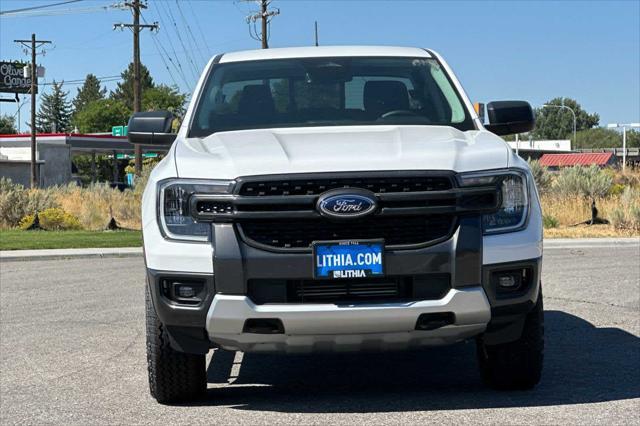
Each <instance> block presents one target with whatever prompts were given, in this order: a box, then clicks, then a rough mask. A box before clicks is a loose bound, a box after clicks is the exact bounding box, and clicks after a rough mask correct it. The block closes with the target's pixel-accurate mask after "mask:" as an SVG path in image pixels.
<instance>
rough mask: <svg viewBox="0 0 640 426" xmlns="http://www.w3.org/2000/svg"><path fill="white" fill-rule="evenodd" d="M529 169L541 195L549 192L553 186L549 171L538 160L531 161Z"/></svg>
mask: <svg viewBox="0 0 640 426" xmlns="http://www.w3.org/2000/svg"><path fill="white" fill-rule="evenodd" d="M529 167H530V168H531V174H532V175H533V180H534V181H535V182H536V187H538V191H539V192H540V193H541V194H542V193H544V192H547V191H548V190H549V187H550V186H551V174H550V173H549V170H548V169H547V168H546V167H545V166H543V165H541V164H540V162H539V161H538V160H533V161H530V162H529Z"/></svg>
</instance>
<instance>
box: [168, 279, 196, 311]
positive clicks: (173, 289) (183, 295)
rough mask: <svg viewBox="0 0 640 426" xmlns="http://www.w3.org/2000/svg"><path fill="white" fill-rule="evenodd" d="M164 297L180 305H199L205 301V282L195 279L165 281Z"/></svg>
mask: <svg viewBox="0 0 640 426" xmlns="http://www.w3.org/2000/svg"><path fill="white" fill-rule="evenodd" d="M161 285H162V287H161V288H162V293H163V295H164V296H165V297H166V298H167V299H169V300H171V301H172V302H176V303H178V304H186V305H197V304H199V303H200V302H202V300H203V293H204V282H203V281H199V280H193V279H163V280H162V283H161Z"/></svg>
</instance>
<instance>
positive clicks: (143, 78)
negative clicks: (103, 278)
mask: <svg viewBox="0 0 640 426" xmlns="http://www.w3.org/2000/svg"><path fill="white" fill-rule="evenodd" d="M120 76H121V77H122V81H121V82H119V83H118V86H117V87H116V90H115V91H113V92H111V95H110V97H111V98H113V99H116V100H119V101H122V102H124V104H125V105H126V106H127V108H129V109H130V110H132V111H133V62H132V63H130V64H129V66H128V67H127V69H126V70H124V71H123V72H122V73H121V74H120ZM153 87H155V84H154V82H153V78H151V74H150V73H149V70H148V69H147V67H145V66H144V65H143V64H140V90H141V92H142V96H143V97H144V93H145V92H146V91H147V90H148V89H151V88H153Z"/></svg>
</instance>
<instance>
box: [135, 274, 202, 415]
mask: <svg viewBox="0 0 640 426" xmlns="http://www.w3.org/2000/svg"><path fill="white" fill-rule="evenodd" d="M145 304H146V317H147V369H148V371H149V390H150V391H151V396H153V397H154V398H155V399H156V400H157V401H158V402H159V403H161V404H168V403H174V402H186V401H190V400H194V399H197V398H198V397H200V396H201V395H202V394H203V393H204V392H205V391H206V389H207V376H206V365H205V362H206V361H205V355H194V354H187V353H183V352H178V351H176V350H174V349H173V348H172V347H171V346H170V344H169V335H168V334H167V330H166V327H164V325H163V324H162V322H160V319H159V318H158V316H157V314H156V311H155V309H154V308H153V303H152V301H151V295H150V294H149V286H148V285H147V286H146V289H145Z"/></svg>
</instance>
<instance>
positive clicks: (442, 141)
mask: <svg viewBox="0 0 640 426" xmlns="http://www.w3.org/2000/svg"><path fill="white" fill-rule="evenodd" d="M176 144H177V145H176V149H175V156H176V167H177V172H178V176H179V177H184V178H201V179H234V178H236V177H239V176H249V175H265V174H287V173H311V172H338V171H365V170H453V171H456V172H465V171H475V170H488V169H499V168H504V167H508V165H509V164H508V163H509V157H510V155H511V150H510V149H509V147H508V145H507V144H506V143H505V142H504V141H503V140H502V139H500V138H499V137H497V136H496V135H494V134H493V133H490V132H487V131H484V130H483V131H467V132H461V131H459V130H457V129H454V128H452V127H445V126H350V127H305V128H286V129H259V130H240V131H232V132H220V133H214V134H213V135H210V136H208V137H206V138H204V139H200V138H187V139H178V140H177V141H176Z"/></svg>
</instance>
